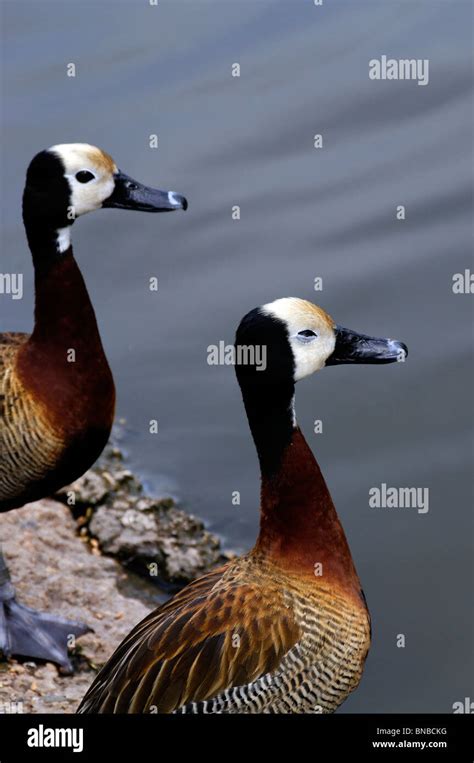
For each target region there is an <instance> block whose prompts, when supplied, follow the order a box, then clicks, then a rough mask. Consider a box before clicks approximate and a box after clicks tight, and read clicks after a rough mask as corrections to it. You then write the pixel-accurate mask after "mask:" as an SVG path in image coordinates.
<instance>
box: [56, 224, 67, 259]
mask: <svg viewBox="0 0 474 763" xmlns="http://www.w3.org/2000/svg"><path fill="white" fill-rule="evenodd" d="M70 246H71V228H70V226H69V227H67V228H59V230H57V231H56V247H57V249H58V252H60V253H61V254H63V253H64V252H67V250H68V249H69V247H70Z"/></svg>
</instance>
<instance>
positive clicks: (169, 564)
mask: <svg viewBox="0 0 474 763" xmlns="http://www.w3.org/2000/svg"><path fill="white" fill-rule="evenodd" d="M89 530H90V532H91V534H92V535H93V536H94V537H96V538H97V539H98V540H99V543H100V547H101V549H102V552H103V553H105V554H111V555H112V556H116V557H117V558H119V559H120V560H121V561H122V562H124V563H125V564H126V565H127V566H131V567H132V568H133V569H134V570H136V571H137V572H140V573H141V574H143V575H147V576H149V577H151V578H152V579H155V580H157V581H158V582H166V583H178V584H182V583H186V582H188V581H190V580H193V579H194V578H195V577H197V576H198V575H202V574H203V573H204V572H206V571H207V570H209V569H211V568H212V567H214V566H215V565H216V564H217V563H218V562H219V561H220V560H221V552H220V543H219V540H218V538H217V537H216V536H215V535H212V533H210V532H208V531H207V530H206V529H205V527H204V524H203V523H202V522H201V521H200V520H198V519H196V518H195V517H193V516H191V515H189V514H186V513H185V512H184V511H182V510H181V509H178V508H176V507H175V506H174V505H173V502H172V501H170V499H165V500H157V499H152V498H144V497H136V496H130V495H127V494H126V493H124V492H123V491H119V492H118V493H117V494H116V495H115V498H114V499H113V501H112V503H111V504H110V505H106V506H100V507H99V508H98V509H97V510H96V511H95V512H94V515H93V517H92V519H91V521H90V524H89Z"/></svg>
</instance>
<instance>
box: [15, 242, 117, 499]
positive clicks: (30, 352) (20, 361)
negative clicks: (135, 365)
mask: <svg viewBox="0 0 474 763" xmlns="http://www.w3.org/2000/svg"><path fill="white" fill-rule="evenodd" d="M35 287H36V289H35V290H36V320H35V329H34V331H33V334H32V335H31V336H28V335H27V334H0V400H1V408H0V511H8V510H9V509H13V508H17V507H19V506H23V505H24V504H25V503H27V502H29V501H34V500H37V499H39V498H41V497H43V496H45V495H49V494H51V493H52V492H53V491H54V490H56V489H58V488H60V487H62V486H63V485H65V484H67V483H68V482H71V481H72V480H74V479H76V478H77V477H79V476H80V475H81V474H83V473H84V471H86V469H88V468H89V466H91V465H92V464H93V463H94V461H95V460H96V459H97V457H98V456H99V455H100V453H101V451H102V449H103V447H104V445H105V443H106V442H107V439H108V436H109V434H110V429H111V426H112V422H113V416H114V404H115V388H114V382H113V379H112V374H111V372H110V368H109V365H108V363H107V359H106V357H105V354H104V350H103V347H102V343H101V339H100V335H99V331H98V328H97V323H96V319H95V315H94V310H93V307H92V305H91V302H90V299H89V296H88V294H87V290H86V287H85V284H84V281H83V279H82V276H81V273H80V271H79V268H78V266H77V264H76V262H75V260H74V257H73V255H72V251H70V252H69V253H67V254H65V255H64V256H63V257H62V258H61V259H59V260H57V261H56V262H55V263H54V264H53V265H52V267H51V268H50V269H49V270H48V271H47V273H44V272H42V271H40V272H39V273H37V274H36V284H35Z"/></svg>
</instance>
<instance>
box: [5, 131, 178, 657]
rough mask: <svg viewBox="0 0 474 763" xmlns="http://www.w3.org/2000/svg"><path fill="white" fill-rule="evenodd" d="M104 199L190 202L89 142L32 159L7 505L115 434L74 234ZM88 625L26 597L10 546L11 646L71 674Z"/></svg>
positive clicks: (38, 490) (39, 494)
mask: <svg viewBox="0 0 474 763" xmlns="http://www.w3.org/2000/svg"><path fill="white" fill-rule="evenodd" d="M103 206H105V207H109V208H112V207H116V208H119V209H136V210H145V211H149V212H159V211H171V210H173V209H186V207H187V202H186V199H185V198H184V197H182V196H180V195H179V194H175V193H172V192H168V191H158V190H156V189H153V188H147V187H146V186H143V185H141V184H140V183H138V182H137V181H134V180H132V179H131V178H129V177H128V176H127V175H125V174H124V173H123V172H121V171H119V170H118V168H117V167H116V165H115V163H114V161H113V160H112V158H111V157H110V156H109V155H108V154H106V153H105V152H104V151H101V150H100V149H98V148H96V147H95V146H89V145H87V144H62V145H58V146H53V147H52V148H51V149H49V150H47V151H42V152H40V153H39V154H37V155H36V156H35V157H34V159H33V160H32V162H31V163H30V166H29V167H28V171H27V177H26V185H25V191H24V194H23V221H24V224H25V230H26V235H27V238H28V244H29V247H30V250H31V253H32V257H33V265H34V269H35V323H34V329H33V333H32V334H31V336H28V335H27V334H11V333H9V334H0V512H3V511H9V510H11V509H16V508H19V507H21V506H23V505H24V504H25V503H28V502H30V501H34V500H37V499H40V498H43V497H44V496H48V495H51V494H52V493H53V492H54V491H56V490H57V489H58V488H60V487H62V486H64V485H66V484H68V483H70V482H72V481H73V480H75V479H77V478H78V477H80V476H81V475H82V474H83V473H84V472H85V471H86V470H87V469H88V468H89V467H90V466H91V465H92V464H93V463H94V461H95V460H96V459H97V457H98V456H99V455H100V453H101V452H102V449H103V448H104V445H105V444H106V442H107V439H108V437H109V434H110V430H111V427H112V422H113V417H114V407H115V387H114V382H113V378H112V374H111V371H110V368H109V365H108V363H107V359H106V357H105V354H104V350H103V347H102V342H101V339H100V335H99V330H98V327H97V322H96V318H95V314H94V309H93V307H92V304H91V301H90V299H89V295H88V293H87V289H86V286H85V283H84V280H83V278H82V275H81V272H80V270H79V267H78V265H77V263H76V261H75V259H74V256H73V253H72V246H71V241H70V231H71V227H72V225H73V223H74V220H75V219H76V217H78V216H79V215H82V214H85V213H86V212H91V211H94V210H96V209H100V208H101V207H103ZM87 630H88V628H87V626H84V625H82V624H80V623H71V622H68V621H66V620H63V619H61V618H57V617H55V616H53V615H51V614H44V613H40V612H36V611H35V610H33V609H29V608H27V607H25V606H23V605H22V604H20V603H19V602H17V601H16V598H15V594H14V590H13V586H12V584H11V582H10V577H9V573H8V569H7V567H6V564H5V561H4V559H3V555H2V553H1V551H0V653H3V654H4V655H7V656H9V655H10V654H16V655H23V656H28V657H32V658H34V659H36V658H38V659H49V660H52V661H54V662H57V663H58V664H59V665H61V666H62V667H63V668H64V669H65V670H68V671H70V670H72V666H71V663H70V661H69V659H68V656H67V645H68V643H69V639H70V636H72V635H76V636H78V635H81V634H82V633H84V632H86V631H87Z"/></svg>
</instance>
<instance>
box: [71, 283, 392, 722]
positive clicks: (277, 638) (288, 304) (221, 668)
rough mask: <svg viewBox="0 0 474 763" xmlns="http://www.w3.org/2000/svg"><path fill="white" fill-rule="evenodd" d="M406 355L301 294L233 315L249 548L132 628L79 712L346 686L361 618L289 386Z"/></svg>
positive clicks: (288, 701) (258, 700) (346, 553)
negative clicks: (251, 500)
mask: <svg viewBox="0 0 474 763" xmlns="http://www.w3.org/2000/svg"><path fill="white" fill-rule="evenodd" d="M258 347H260V348H266V361H265V363H262V362H261V357H263V353H260V356H261V357H260V361H259V363H258V364H257V363H256V362H255V363H249V362H248V359H249V357H250V359H251V356H249V353H248V352H245V351H246V350H248V348H250V349H252V348H258ZM239 348H240V351H239ZM257 354H258V353H257V352H255V353H254V358H256V357H257ZM406 355H407V348H406V346H405V345H404V344H401V343H400V342H397V341H394V340H392V339H375V338H373V337H369V336H365V335H363V334H358V333H356V332H355V331H350V330H348V329H345V328H342V327H341V326H338V325H336V324H335V323H334V321H333V320H332V319H331V318H330V317H329V315H327V314H326V313H325V312H324V311H323V310H322V309H321V308H319V307H316V306H315V305H313V304H311V303H310V302H306V301H305V300H302V299H293V298H285V299H278V300H276V301H275V302H272V303H271V304H267V305H264V306H263V307H260V308H257V309H255V310H252V312H250V313H248V315H246V316H245V318H244V319H243V320H242V322H241V323H240V326H239V328H238V330H237V336H236V373H237V379H238V382H239V384H240V388H241V391H242V395H243V400H244V404H245V410H246V412H247V417H248V420H249V424H250V429H251V432H252V436H253V439H254V442H255V445H256V448H257V453H258V458H259V462H260V469H261V508H260V512H261V518H260V532H259V535H258V538H257V542H256V544H255V546H254V548H253V549H252V550H251V551H250V552H249V553H248V554H246V555H244V556H242V557H240V558H237V559H235V560H232V561H230V562H229V563H227V564H225V565H224V566H222V567H219V568H218V569H216V570H214V571H212V572H210V573H208V574H207V575H205V576H203V577H201V578H200V579H198V580H196V581H195V582H193V583H191V584H190V585H188V586H186V587H185V588H184V589H183V590H182V591H181V592H180V593H178V594H177V595H176V596H174V597H173V598H172V599H171V600H170V601H168V602H167V603H165V604H164V605H163V606H161V607H160V608H159V609H157V610H155V611H154V612H152V613H151V614H150V615H148V617H146V618H145V619H144V620H143V621H142V622H141V623H140V624H139V625H137V626H136V627H135V628H134V629H133V630H132V631H131V633H130V634H129V635H128V636H127V637H126V638H125V640H124V641H123V642H122V644H121V645H120V646H119V647H118V649H117V650H116V652H115V654H114V655H113V656H112V657H111V658H110V660H109V661H108V662H107V663H106V665H105V666H104V667H103V669H102V670H101V671H100V672H99V674H98V675H97V677H96V679H95V680H94V682H93V683H92V686H91V687H90V689H89V691H88V692H87V694H86V696H85V697H84V699H83V701H82V703H81V706H80V708H79V712H84V713H86V712H88V713H99V712H103V713H123V712H126V713H147V712H148V713H149V712H151V713H153V712H158V713H172V712H183V713H184V712H186V713H201V712H202V713H303V712H304V713H311V712H313V713H317V712H322V713H329V712H332V711H334V710H335V709H336V708H337V707H338V706H339V705H340V704H341V702H343V701H344V700H345V699H346V697H347V696H348V694H349V693H350V692H351V691H352V690H353V689H355V688H356V687H357V685H358V683H359V681H360V678H361V675H362V671H363V666H364V661H365V658H366V656H367V652H368V649H369V645H370V617H369V613H368V610H367V605H366V602H365V598H364V594H363V592H362V589H361V586H360V582H359V578H358V576H357V573H356V570H355V567H354V563H353V561H352V557H351V553H350V550H349V546H348V544H347V540H346V537H345V535H344V531H343V529H342V526H341V523H340V521H339V519H338V516H337V514H336V510H335V508H334V505H333V502H332V500H331V496H330V494H329V491H328V488H327V487H326V483H325V481H324V478H323V476H322V474H321V471H320V469H319V466H318V464H317V462H316V460H315V458H314V456H313V454H312V452H311V450H310V448H309V447H308V445H307V443H306V441H305V439H304V437H303V434H302V433H301V431H300V429H299V428H298V426H297V424H296V419H295V412H294V393H295V382H297V381H299V379H302V378H303V377H305V376H309V375H310V374H312V373H314V372H315V371H319V370H320V369H321V368H324V366H329V365H336V364H340V363H393V362H395V361H397V360H403V359H404V358H405V357H406ZM246 357H247V363H246V362H245V358H246Z"/></svg>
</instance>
